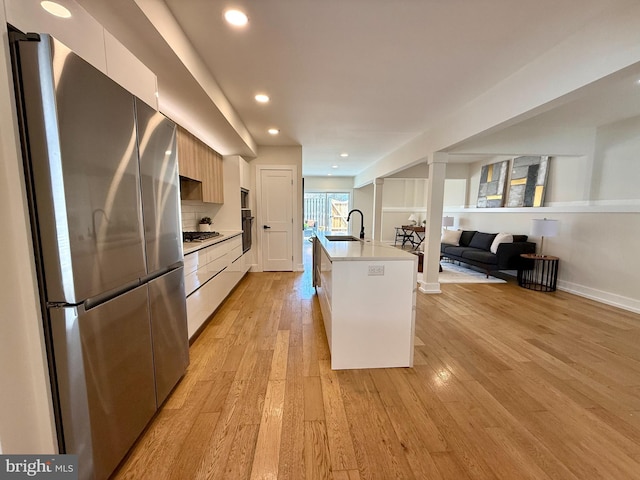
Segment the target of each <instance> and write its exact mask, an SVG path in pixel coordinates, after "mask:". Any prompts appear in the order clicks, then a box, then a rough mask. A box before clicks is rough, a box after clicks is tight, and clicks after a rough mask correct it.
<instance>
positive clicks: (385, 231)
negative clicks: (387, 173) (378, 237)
mask: <svg viewBox="0 0 640 480" xmlns="http://www.w3.org/2000/svg"><path fill="white" fill-rule="evenodd" d="M424 168H425V166H424V165H420V169H424ZM403 173H404V172H403ZM426 190H427V179H426V178H424V176H422V177H418V178H415V177H414V178H395V177H390V178H385V179H384V184H383V189H382V241H383V242H387V243H394V242H395V234H396V227H399V226H401V225H408V224H409V223H410V222H409V216H410V215H414V216H416V217H417V219H418V220H417V222H418V224H419V225H421V224H422V221H423V220H425V219H426V218H427V206H426V205H425V198H426Z"/></svg>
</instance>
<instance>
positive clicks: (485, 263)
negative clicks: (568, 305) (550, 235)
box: [440, 230, 536, 276]
mask: <svg viewBox="0 0 640 480" xmlns="http://www.w3.org/2000/svg"><path fill="white" fill-rule="evenodd" d="M496 235H497V233H483V232H478V231H476V230H463V231H462V234H461V235H460V242H459V243H460V244H459V245H458V246H456V245H449V244H446V243H441V244H440V257H441V258H445V257H446V258H450V259H451V260H457V261H458V262H462V263H466V264H468V265H473V266H474V267H478V268H482V269H483V270H484V271H485V272H486V273H487V276H489V273H490V272H494V271H498V270H518V269H519V268H524V267H526V266H527V265H528V264H527V262H526V261H525V260H524V259H523V258H521V257H520V254H522V253H535V252H536V244H535V243H533V242H528V241H527V238H528V237H527V236H526V235H513V243H501V244H499V245H498V248H497V250H496V253H491V251H490V248H491V244H492V243H493V240H494V239H495V237H496Z"/></svg>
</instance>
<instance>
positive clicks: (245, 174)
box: [240, 157, 251, 190]
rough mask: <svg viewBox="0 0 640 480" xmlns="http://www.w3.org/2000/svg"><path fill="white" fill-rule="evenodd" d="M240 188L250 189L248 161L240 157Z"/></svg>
mask: <svg viewBox="0 0 640 480" xmlns="http://www.w3.org/2000/svg"><path fill="white" fill-rule="evenodd" d="M240 188H244V189H246V190H251V170H250V168H249V162H247V161H246V160H245V159H244V158H242V157H240Z"/></svg>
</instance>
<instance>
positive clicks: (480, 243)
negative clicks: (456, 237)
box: [469, 232, 498, 252]
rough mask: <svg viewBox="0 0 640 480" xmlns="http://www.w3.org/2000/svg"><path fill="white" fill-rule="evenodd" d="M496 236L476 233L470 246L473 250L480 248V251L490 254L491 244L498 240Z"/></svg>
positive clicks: (494, 234)
mask: <svg viewBox="0 0 640 480" xmlns="http://www.w3.org/2000/svg"><path fill="white" fill-rule="evenodd" d="M496 235H498V234H497V233H483V232H476V234H475V235H474V236H473V238H472V239H471V241H470V242H469V246H470V247H472V248H479V249H480V250H486V251H487V252H488V251H489V249H490V248H491V244H492V243H493V239H494V238H496Z"/></svg>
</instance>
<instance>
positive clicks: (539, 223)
mask: <svg viewBox="0 0 640 480" xmlns="http://www.w3.org/2000/svg"><path fill="white" fill-rule="evenodd" d="M559 228H560V222H558V220H550V219H548V218H542V219H533V220H531V235H532V236H534V237H555V236H556V235H558V230H559Z"/></svg>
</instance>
